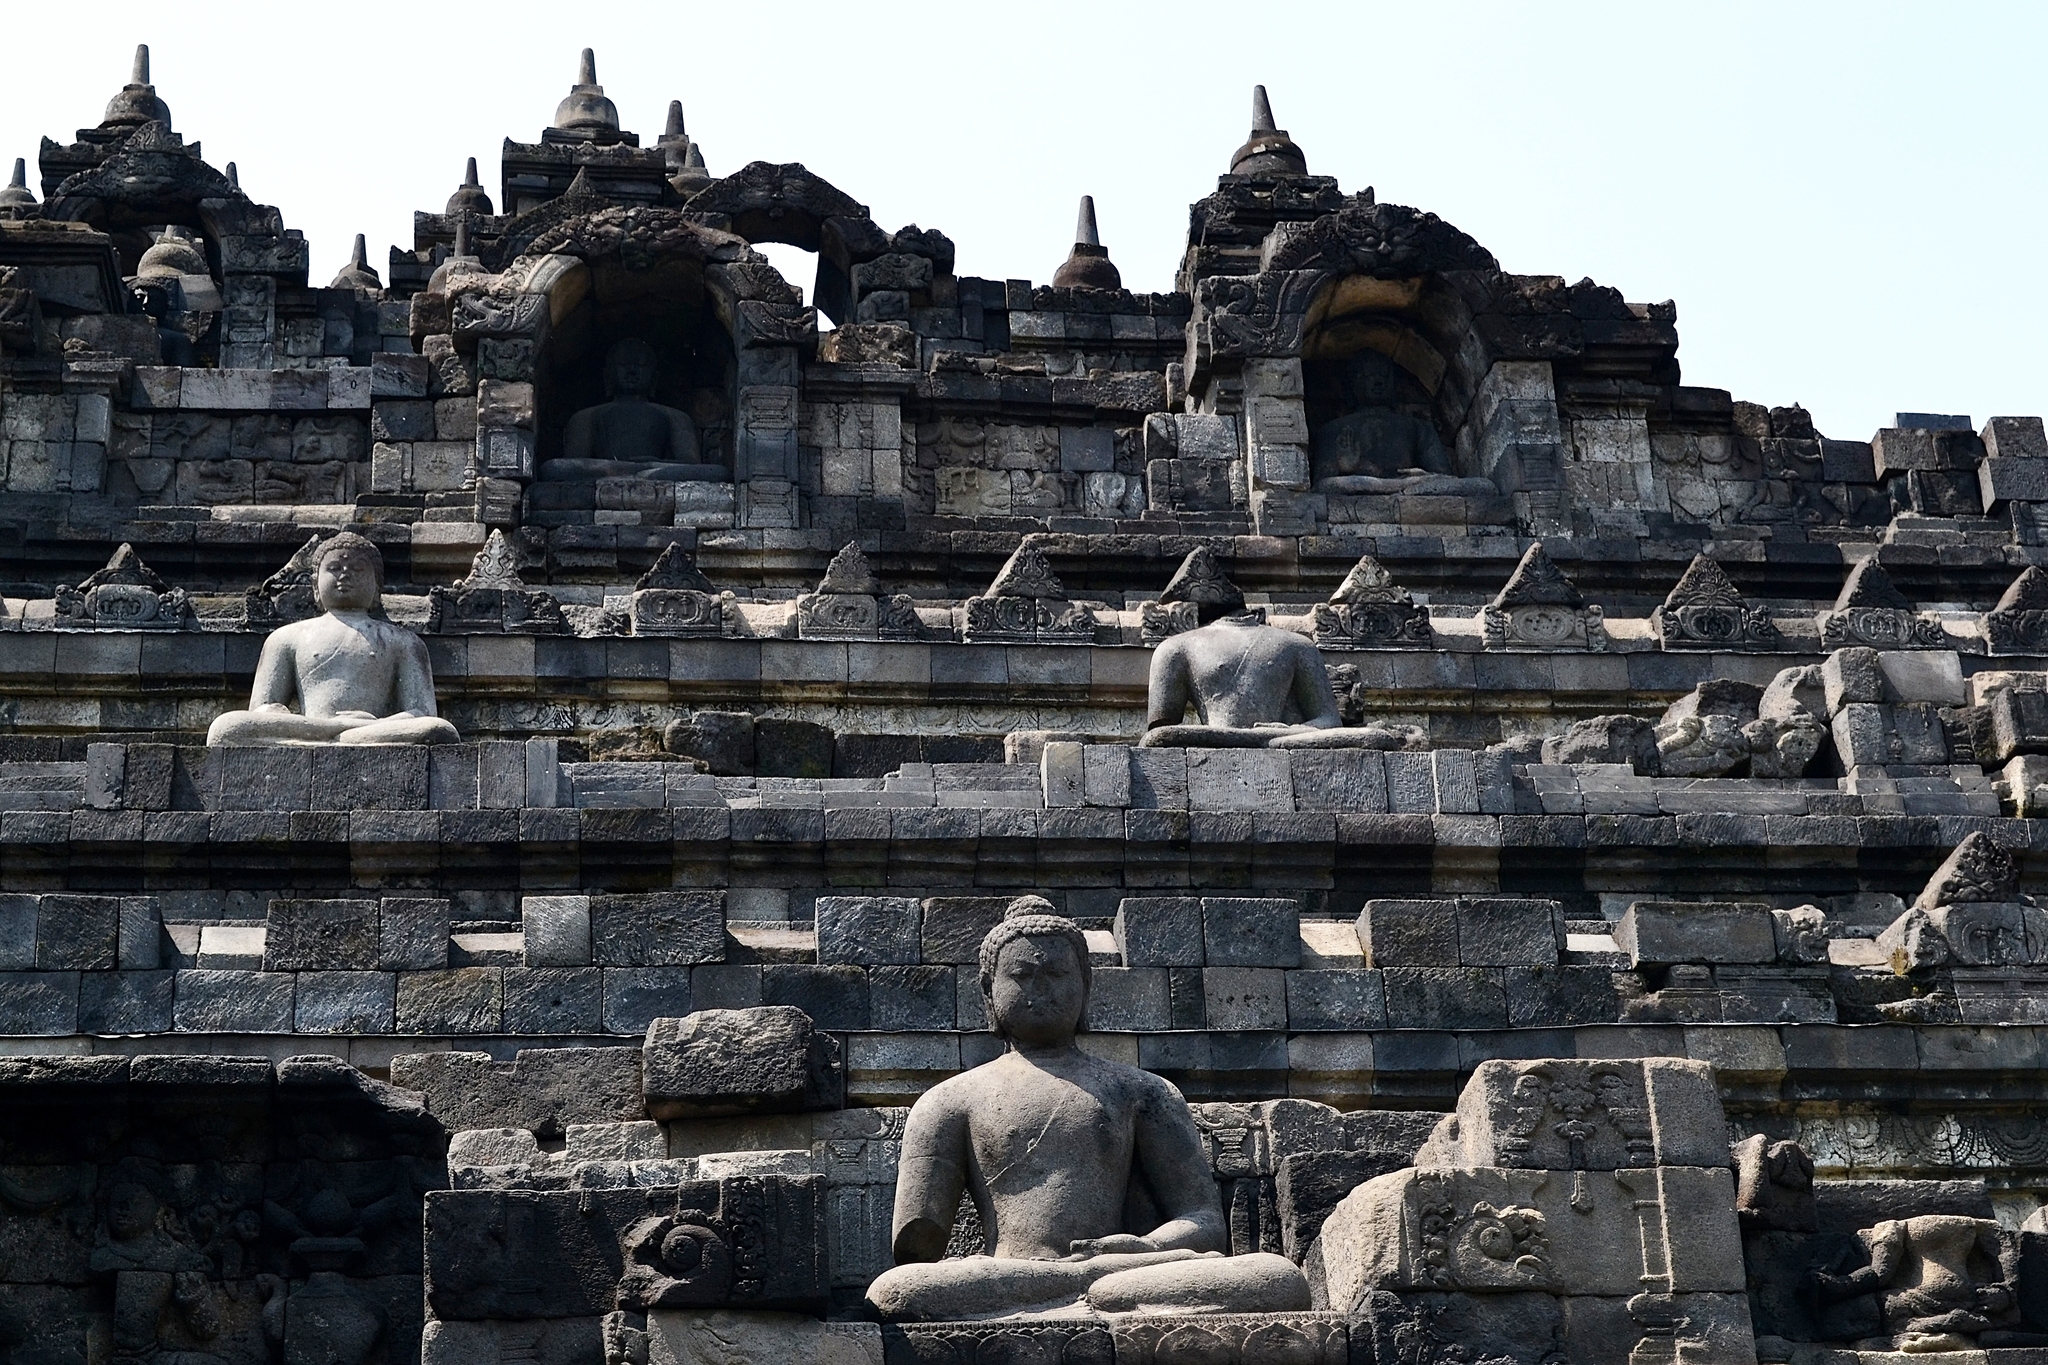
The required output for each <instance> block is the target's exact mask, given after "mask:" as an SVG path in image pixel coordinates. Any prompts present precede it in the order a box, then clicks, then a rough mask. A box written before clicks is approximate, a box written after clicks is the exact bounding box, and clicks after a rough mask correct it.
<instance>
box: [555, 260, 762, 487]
mask: <svg viewBox="0 0 2048 1365" xmlns="http://www.w3.org/2000/svg"><path fill="white" fill-rule="evenodd" d="M547 292H548V298H549V308H548V312H549V322H550V325H549V328H548V331H547V335H546V340H545V342H544V343H543V345H542V346H541V349H540V353H539V355H537V356H536V357H535V362H534V371H533V376H534V421H535V430H534V457H535V460H536V462H537V464H538V465H539V466H542V467H544V466H545V465H546V463H547V461H549V460H550V459H553V458H554V457H555V456H557V455H560V454H561V453H562V435H563V430H564V428H565V427H566V426H567V425H568V421H569V418H570V417H571V416H572V415H574V414H575V413H577V412H580V411H582V410H583V409H585V408H590V407H596V406H597V405H599V404H601V403H603V402H605V401H606V394H605V389H604V372H605V358H606V356H607V355H608V354H609V353H610V351H611V349H612V347H613V346H614V345H616V344H617V343H618V342H620V341H623V340H626V339H627V338H638V339H640V340H642V341H645V342H646V343H647V344H648V345H649V346H650V347H652V348H653V350H654V354H655V358H656V371H655V383H654V393H653V400H654V401H655V402H657V403H661V404H664V405H666V406H668V407H672V408H679V409H681V410H682V411H683V412H686V413H688V414H689V415H690V418H691V420H692V421H693V422H694V423H695V424H696V427H697V439H698V449H699V455H698V458H699V460H701V461H702V462H703V463H705V464H708V465H719V466H722V467H723V468H724V469H725V471H726V473H727V477H730V476H731V471H732V468H733V427H734V413H735V411H736V409H737V401H736V394H737V388H738V380H739V375H738V366H737V364H736V363H735V359H734V348H733V342H732V334H731V332H730V331H729V329H728V326H727V323H726V321H725V320H724V319H723V318H721V316H720V309H719V308H718V306H717V301H716V300H715V298H714V297H713V291H712V289H711V288H710V287H709V286H708V283H707V281H706V278H705V263H704V262H703V261H701V260H697V259H693V258H690V257H685V256H673V257H665V258H661V259H657V260H655V261H653V262H652V263H649V264H646V265H644V266H641V267H639V268H633V267H629V266H628V265H626V264H624V263H623V262H621V261H620V260H618V259H617V258H611V259H601V260H597V261H590V262H583V263H580V264H578V265H576V266H575V267H574V268H572V269H569V270H566V271H564V272H562V274H561V276H560V278H559V279H557V280H556V281H554V282H553V283H552V285H551V287H550V288H549V289H548V291H547Z"/></svg>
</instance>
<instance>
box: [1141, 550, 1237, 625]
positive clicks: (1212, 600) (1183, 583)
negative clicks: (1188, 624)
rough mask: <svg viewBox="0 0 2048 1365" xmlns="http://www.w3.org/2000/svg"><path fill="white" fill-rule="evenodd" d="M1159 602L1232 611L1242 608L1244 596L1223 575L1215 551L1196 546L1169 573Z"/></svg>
mask: <svg viewBox="0 0 2048 1365" xmlns="http://www.w3.org/2000/svg"><path fill="white" fill-rule="evenodd" d="M1159 600H1160V601H1162V602H1192V603H1194V604H1195V605H1196V606H1197V607H1222V608H1223V609H1224V610H1226V611H1235V610H1237V609H1238V608H1239V607H1242V606H1243V605H1244V593H1243V591H1242V590H1240V589H1239V588H1238V586H1237V584H1235V583H1233V582H1231V581H1230V578H1229V576H1228V575H1226V574H1225V573H1224V572H1223V565H1222V564H1221V562H1219V559H1218V556H1217V554H1216V551H1215V550H1213V549H1211V548H1210V547H1209V546H1207V545H1197V546H1196V547H1195V548H1194V549H1192V550H1190V551H1188V557H1187V558H1186V559H1183V560H1182V561H1181V562H1180V567H1179V568H1178V569H1175V570H1174V571H1173V577H1172V578H1170V579H1168V580H1167V581H1166V587H1165V588H1164V589H1162V590H1161V591H1160V594H1159Z"/></svg>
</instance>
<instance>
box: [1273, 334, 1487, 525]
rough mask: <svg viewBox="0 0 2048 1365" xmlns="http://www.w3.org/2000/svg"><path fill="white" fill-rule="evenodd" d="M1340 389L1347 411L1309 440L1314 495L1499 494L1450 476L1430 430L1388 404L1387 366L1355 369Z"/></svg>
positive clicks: (1482, 482) (1392, 389) (1392, 384)
mask: <svg viewBox="0 0 2048 1365" xmlns="http://www.w3.org/2000/svg"><path fill="white" fill-rule="evenodd" d="M1343 388H1344V398H1345V407H1346V408H1347V409H1349V410H1348V411H1347V412H1346V413H1345V414H1344V415H1343V416H1341V417H1334V418H1331V419H1330V420H1329V421H1327V422H1324V423H1323V424H1322V425H1321V426H1319V427H1317V428H1316V430H1315V432H1314V434H1313V435H1312V436H1311V437H1310V439H1309V467H1310V470H1311V472H1312V473H1313V475H1314V479H1315V485H1314V486H1315V491H1316V492H1318V493H1380V494H1388V493H1409V494H1438V495H1449V496H1453V497H1476V498H1485V499H1495V498H1498V497H1499V496H1500V490H1499V489H1498V488H1496V487H1495V486H1494V485H1493V483H1492V482H1491V481H1490V480H1487V479H1468V478H1461V477H1460V476H1458V475H1457V474H1455V473H1453V472H1452V470H1451V459H1450V455H1449V453H1448V452H1446V451H1445V450H1444V443H1443V441H1442V439H1440V438H1439V437H1438V436H1437V432H1436V427H1435V426H1434V425H1432V424H1431V423H1429V422H1426V421H1424V420H1423V419H1422V418H1420V417H1415V416H1412V415H1411V414H1409V413H1405V412H1402V411H1400V410H1399V409H1398V408H1396V407H1395V406H1394V403H1395V401H1396V398H1397V393H1398V381H1397V379H1396V377H1395V374H1394V367H1393V364H1392V363H1391V362H1381V363H1378V364H1365V365H1360V366H1358V367H1357V368H1356V369H1355V370H1354V371H1353V372H1352V373H1351V374H1350V375H1348V376H1347V377H1346V380H1345V383H1344V385H1343Z"/></svg>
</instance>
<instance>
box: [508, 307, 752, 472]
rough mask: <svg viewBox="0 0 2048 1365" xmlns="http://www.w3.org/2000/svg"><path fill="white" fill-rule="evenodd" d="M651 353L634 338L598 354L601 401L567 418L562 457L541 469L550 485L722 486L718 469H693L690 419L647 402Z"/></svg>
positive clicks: (653, 363)
mask: <svg viewBox="0 0 2048 1365" xmlns="http://www.w3.org/2000/svg"><path fill="white" fill-rule="evenodd" d="M658 364H659V362H658V360H657V358H656V357H655V354H654V348H653V347H652V346H649V345H648V344H647V343H646V342H644V341H641V340H639V339H638V338H636V337H628V338H626V339H625V340H624V341H621V342H618V343H616V344H615V345H613V347H612V348H611V350H610V351H608V352H606V353H605V358H604V392H605V398H606V400H607V401H605V402H603V403H600V404H598V405H597V406H596V407H594V408H585V409H583V410H582V411H581V412H578V413H576V414H574V415H573V416H571V417H570V418H569V425H568V427H567V428H566V429H565V430H564V431H563V433H562V453H561V454H560V455H558V456H556V457H555V458H554V459H552V460H549V461H547V462H546V463H544V464H543V465H541V467H540V477H541V478H543V479H550V480H555V481H562V480H591V479H654V480H658V481H662V482H670V483H680V482H685V481H700V482H720V483H722V482H725V481H727V480H728V478H729V475H728V474H727V472H726V469H725V466H723V465H715V464H700V463H698V460H699V455H698V450H697V424H696V423H695V422H693V421H691V420H690V414H688V413H687V412H682V411H680V410H678V409H676V408H670V407H664V406H662V405H661V404H660V403H657V402H655V401H654V380H655V374H656V371H657V367H658Z"/></svg>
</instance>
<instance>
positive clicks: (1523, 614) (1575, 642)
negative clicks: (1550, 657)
mask: <svg viewBox="0 0 2048 1365" xmlns="http://www.w3.org/2000/svg"><path fill="white" fill-rule="evenodd" d="M1480 620H1481V623H1482V625H1483V626H1484V628H1485V632H1486V647H1487V648H1488V649H1586V650H1594V651H1599V650H1604V649H1606V648H1607V626H1606V623H1605V621H1604V620H1603V619H1602V616H1601V611H1600V608H1599V607H1596V606H1591V605H1589V604H1588V603H1587V601H1586V599H1585V597H1584V596H1583V595H1581V594H1580V592H1579V590H1578V588H1577V587H1576V586H1575V585H1574V584H1573V583H1572V581H1571V580H1570V579H1569V578H1566V577H1565V576H1564V570H1562V569H1560V568H1558V567H1557V561H1556V560H1554V559H1552V558H1551V557H1550V553H1549V551H1547V550H1545V549H1544V548H1543V542H1541V541H1537V542H1536V543H1535V544H1533V545H1531V546H1530V547H1529V549H1528V551H1527V552H1526V553H1524V554H1523V556H1522V560H1521V562H1520V563H1519V564H1517V565H1515V571H1514V573H1512V574H1510V575H1509V576H1508V581H1507V584H1506V585H1505V586H1504V587H1502V588H1501V590H1500V593H1499V594H1498V595H1497V596H1496V597H1495V598H1494V599H1493V601H1491V602H1489V603H1487V604H1486V606H1485V607H1483V608H1481V609H1480Z"/></svg>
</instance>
